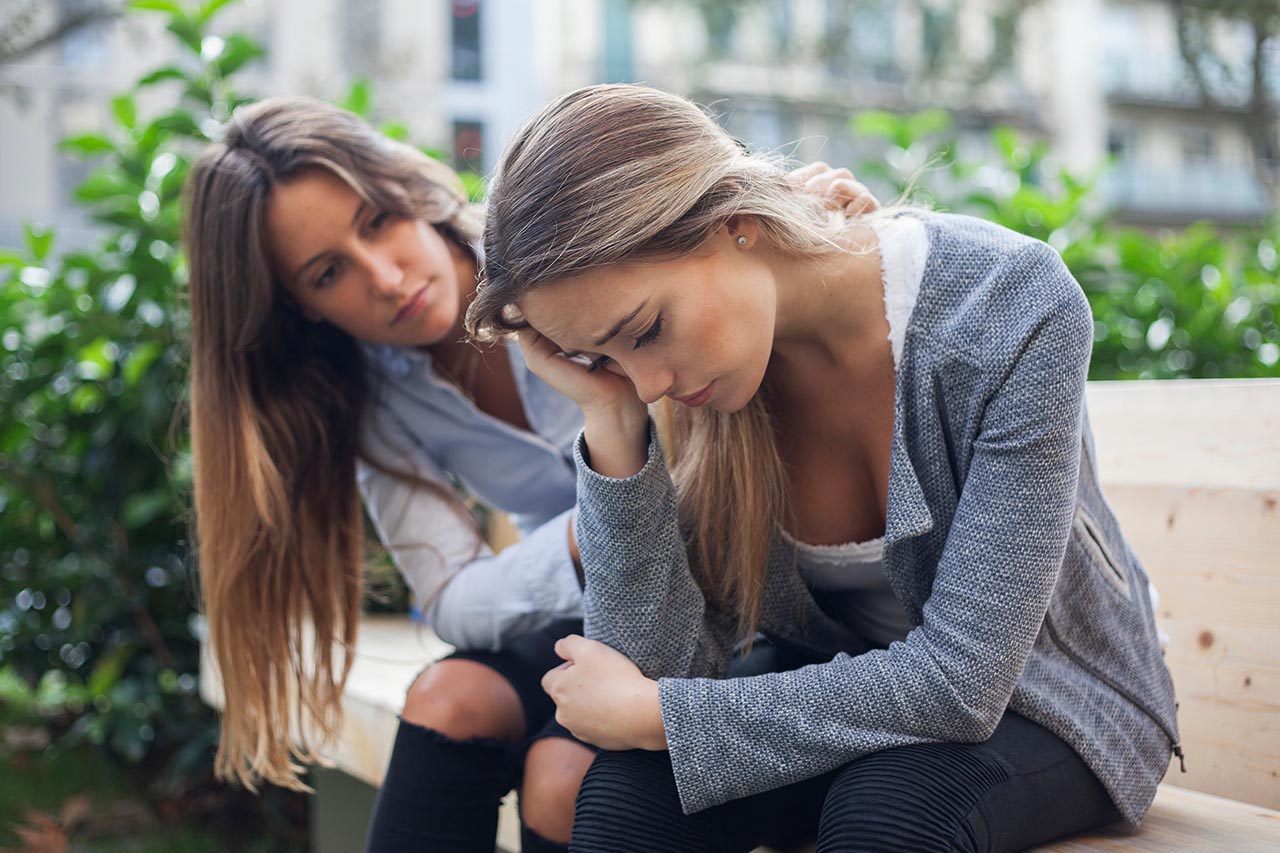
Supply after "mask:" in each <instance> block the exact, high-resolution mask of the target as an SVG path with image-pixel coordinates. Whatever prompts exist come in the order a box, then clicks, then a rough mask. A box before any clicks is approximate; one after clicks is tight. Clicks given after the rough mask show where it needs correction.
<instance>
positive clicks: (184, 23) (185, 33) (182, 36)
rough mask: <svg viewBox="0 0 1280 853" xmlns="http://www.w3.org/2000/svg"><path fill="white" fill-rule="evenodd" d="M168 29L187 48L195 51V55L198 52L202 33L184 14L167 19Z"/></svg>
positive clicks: (202, 37)
mask: <svg viewBox="0 0 1280 853" xmlns="http://www.w3.org/2000/svg"><path fill="white" fill-rule="evenodd" d="M168 30H169V32H171V33H173V34H174V35H175V36H177V37H178V40H179V41H181V42H182V43H183V44H185V45H186V46H187V47H188V48H190V49H191V50H193V51H195V53H196V55H197V56H198V55H199V54H200V46H201V44H202V42H203V41H204V34H203V33H201V32H200V28H199V27H198V26H197V25H196V23H195V21H192V20H191V19H190V18H188V17H186V15H185V14H183V15H181V16H176V15H175V16H174V18H173V19H172V20H171V21H169V26H168Z"/></svg>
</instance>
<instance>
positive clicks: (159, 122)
mask: <svg viewBox="0 0 1280 853" xmlns="http://www.w3.org/2000/svg"><path fill="white" fill-rule="evenodd" d="M152 125H153V126H154V127H156V128H157V129H159V130H164V131H167V132H168V133H172V134H176V135H178V136H191V137H196V138H203V134H202V133H201V132H200V125H198V124H196V119H195V116H193V115H191V113H188V112H184V111H182V110H174V111H173V112H171V113H165V114H164V115H162V116H159V117H158V118H156V120H155V121H153V122H152Z"/></svg>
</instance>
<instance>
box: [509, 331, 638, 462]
mask: <svg viewBox="0 0 1280 853" xmlns="http://www.w3.org/2000/svg"><path fill="white" fill-rule="evenodd" d="M519 338H520V348H521V349H522V350H524V359H525V362H526V363H527V364H528V365H529V369H530V370H532V371H533V372H534V373H536V374H537V375H538V376H540V377H542V379H543V380H545V381H546V383H547V384H548V385H550V386H551V387H552V388H554V389H556V390H557V391H559V392H560V393H561V394H564V395H565V396H566V397H568V398H569V399H570V400H573V401H574V402H575V403H577V404H578V408H580V409H582V414H583V418H584V421H585V424H584V427H583V430H584V432H585V434H586V440H587V448H588V450H589V451H590V455H591V468H592V469H593V470H594V471H595V472H596V473H598V474H603V475H604V476H606V477H616V478H618V479H624V478H626V477H630V476H632V475H633V474H635V473H637V472H638V471H639V470H640V469H641V468H643V467H644V463H645V460H646V459H647V458H648V450H649V408H648V406H646V405H645V404H644V402H643V401H642V400H641V399H640V397H639V395H637V394H636V388H635V386H634V385H632V384H631V380H630V379H628V378H627V377H626V376H623V375H622V374H620V373H614V372H613V371H611V370H607V369H606V370H596V371H588V370H587V365H585V364H583V363H581V362H580V361H577V360H575V359H569V358H565V357H564V353H563V352H561V351H560V348H559V347H557V346H556V345H555V343H554V342H552V341H551V340H550V339H549V338H547V337H544V336H543V335H542V334H540V333H539V332H538V330H537V329H534V328H525V329H521V330H520V332H519Z"/></svg>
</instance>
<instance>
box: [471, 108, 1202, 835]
mask: <svg viewBox="0 0 1280 853" xmlns="http://www.w3.org/2000/svg"><path fill="white" fill-rule="evenodd" d="M602 186H608V187H610V191H611V198H612V199H613V203H612V204H611V205H610V214H611V215H610V216H608V217H600V216H598V215H596V206H597V202H596V199H597V198H598V193H599V189H598V188H599V187H602ZM488 202H489V203H488V214H487V222H486V229H485V234H486V237H485V254H486V263H485V278H484V281H483V283H482V285H481V287H480V290H479V291H478V296H477V298H476V300H475V301H474V302H473V303H472V305H471V307H470V309H469V313H468V327H469V329H470V330H471V331H472V332H473V333H476V334H479V335H481V336H482V337H487V338H492V337H494V336H497V335H503V334H506V333H510V332H517V333H518V334H519V336H520V338H521V341H522V344H523V346H524V349H525V354H526V358H527V359H528V361H529V364H530V367H531V368H532V369H533V370H534V372H535V373H538V374H539V375H541V376H543V377H544V378H545V379H546V380H547V382H548V383H549V384H551V385H552V386H554V387H556V388H558V389H560V390H561V391H562V392H563V393H565V394H566V395H567V396H569V397H572V398H573V399H574V400H576V401H577V402H578V404H579V406H580V407H581V408H582V411H583V414H584V418H585V425H584V429H583V432H582V435H581V436H580V437H579V439H578V442H577V444H576V446H575V460H576V464H577V467H578V496H577V499H578V517H577V521H576V525H577V537H578V542H579V544H580V548H581V553H582V563H583V568H584V572H585V576H586V586H585V611H586V629H587V637H589V638H591V639H584V638H583V637H578V636H574V637H569V638H566V639H564V640H561V641H560V642H559V643H558V644H557V652H558V654H559V655H560V656H561V657H562V658H564V659H565V662H564V663H563V664H562V665H561V666H559V667H557V668H556V669H554V670H552V671H551V672H549V673H548V674H547V676H546V677H545V679H544V681H543V684H544V687H545V688H546V690H547V691H548V693H549V694H550V695H551V696H552V697H553V698H554V699H555V701H556V704H557V718H558V719H559V720H560V721H561V723H563V724H564V725H565V726H566V727H567V728H568V729H569V730H570V731H571V732H573V733H574V734H575V735H577V736H578V737H579V738H581V739H582V740H584V741H586V742H588V743H592V744H595V745H597V746H599V747H601V748H602V749H603V750H604V751H603V752H601V753H600V754H599V755H598V756H597V757H596V759H595V761H594V763H593V764H592V767H591V769H590V771H588V773H587V776H586V778H585V780H584V781H583V784H582V788H581V791H580V793H579V797H578V803H577V814H576V818H575V820H576V822H575V826H574V835H573V844H572V848H571V849H573V850H581V851H597V850H599V851H605V850H607V851H620V850H655V851H657V850H661V851H669V850H681V851H695V850H726V851H727V850H750V849H751V848H753V847H755V846H756V845H758V844H762V843H777V842H780V841H783V840H787V839H790V838H794V837H797V836H804V835H812V834H813V833H815V832H816V833H817V835H818V850H819V851H837V850H855V849H856V850H876V851H886V850H903V851H925V850H952V849H958V850H1016V849H1024V848H1026V847H1030V846H1035V845H1037V844H1041V843H1044V842H1046V841H1049V840H1050V839H1053V838H1055V837H1058V836H1060V835H1064V834H1067V833H1072V832H1077V831H1080V830H1083V829H1087V828H1090V827H1093V826H1097V825H1099V824H1102V823H1107V822H1110V821H1113V820H1117V819H1124V820H1126V821H1127V822H1129V823H1131V824H1137V823H1138V822H1139V821H1140V820H1141V819H1142V817H1143V815H1144V813H1145V812H1146V810H1147V808H1148V806H1149V805H1150V803H1151V800H1152V798H1153V797H1154V795H1155V790H1156V785H1157V783H1158V782H1159V781H1160V779H1161V778H1162V776H1163V775H1164V772H1165V769H1166V767H1167V765H1168V762H1169V757H1170V753H1171V752H1172V753H1173V754H1175V755H1179V756H1180V755H1181V748H1180V745H1179V743H1178V735H1177V723H1176V719H1175V705H1174V699H1173V690H1172V684H1171V682H1170V678H1169V674H1168V671H1167V670H1166V668H1165V666H1164V663H1163V660H1162V657H1161V652H1160V648H1159V644H1158V641H1157V633H1156V629H1155V625H1154V618H1153V613H1152V608H1151V603H1150V600H1149V598H1148V596H1147V594H1146V592H1147V580H1146V575H1145V573H1144V572H1143V570H1142V567H1141V565H1140V564H1139V562H1138V561H1137V559H1136V558H1135V556H1134V555H1133V553H1132V551H1131V550H1130V549H1129V548H1128V546H1127V544H1126V542H1125V539H1124V537H1123V535H1122V534H1121V532H1120V529H1119V526H1118V525H1117V523H1116V520H1115V517H1114V516H1113V515H1112V513H1111V511H1110V509H1109V508H1108V506H1107V503H1106V501H1105V500H1104V499H1103V497H1102V495H1101V493H1100V491H1099V489H1098V484H1097V475H1096V471H1095V468H1094V462H1093V447H1092V442H1091V438H1090V433H1089V428H1088V420H1087V417H1086V416H1085V406H1084V384H1085V376H1086V373H1087V368H1088V363H1089V356H1090V350H1091V344H1092V320H1091V317H1090V313H1089V306H1088V302H1087V301H1086V299H1085V296H1084V294H1083V293H1082V292H1081V290H1080V287H1079V285H1078V284H1077V283H1076V282H1075V280H1074V279H1073V278H1072V277H1071V275H1070V274H1069V273H1068V272H1067V270H1066V268H1065V266H1064V265H1063V263H1062V261H1061V259H1060V258H1059V257H1058V255H1057V253H1056V252H1054V251H1053V250H1052V249H1051V248H1049V247H1048V246H1047V245H1045V244H1043V243H1040V242H1037V241H1034V240H1031V239H1029V238H1027V237H1024V236H1022V235H1018V234H1015V233H1013V232H1010V231H1007V230H1005V229H1002V228H1000V227H997V226H994V225H991V224H989V223H985V222H982V221H979V220H975V219H971V218H968V217H962V216H949V215H944V214H939V213H933V212H926V211H920V210H906V209H903V210H897V211H885V212H883V213H880V214H877V215H874V216H869V217H865V218H862V219H858V220H854V221H852V222H848V221H844V220H841V219H838V218H835V217H831V216H828V215H826V213H825V212H824V211H823V210H822V209H821V208H820V206H818V205H814V204H812V203H811V202H810V201H809V200H807V199H805V198H803V197H799V196H796V195H795V194H791V193H787V192H786V191H785V184H784V181H783V179H782V175H781V174H780V172H779V171H778V169H777V167H776V166H775V165H773V164H771V163H770V162H768V161H767V160H765V159H762V158H760V157H756V156H752V155H750V154H748V153H746V152H744V151H743V150H742V149H741V148H740V147H739V146H737V145H736V144H734V142H733V141H732V140H730V139H729V138H728V137H727V136H726V135H725V134H724V132H723V131H722V130H720V128H718V127H717V126H716V125H715V124H714V123H713V122H712V121H710V120H709V119H708V118H707V116H705V115H704V114H703V113H702V112H701V111H699V110H698V109H697V108H696V107H695V106H694V105H692V104H691V103H689V102H688V101H686V100H684V99H682V98H679V97H676V96H673V95H669V94H666V93H662V92H659V91H656V90H653V89H648V88H644V87H636V86H602V87H592V88H588V89H583V90H579V91H577V92H574V93H571V94H569V95H566V96H564V97H563V98H560V99H558V100H557V101H555V102H553V103H552V104H551V105H549V106H547V107H546V108H544V109H543V110H541V111H540V112H539V113H538V114H537V115H535V116H534V117H533V118H532V119H531V120H530V121H529V122H528V123H527V124H526V125H525V127H524V128H523V129H522V130H521V131H520V132H519V133H517V135H516V136H515V138H514V139H513V140H512V142H511V143H510V145H509V146H508V148H507V150H506V152H505V154H504V156H503V158H502V160H501V164H500V167H499V170H498V172H497V174H496V175H495V176H494V178H493V181H492V183H491V185H490V193H489V199H488ZM660 401H661V402H662V403H663V405H661V406H656V407H655V414H656V417H655V418H654V419H652V420H651V418H650V414H649V410H648V406H655V404H658V403H659V402H660ZM655 421H656V425H655ZM659 436H661V440H660V439H659ZM757 631H759V632H762V633H763V634H764V635H765V636H767V637H768V638H769V639H770V640H772V641H773V642H774V643H776V644H778V645H779V646H781V647H783V648H785V649H787V650H789V651H790V653H791V654H792V655H793V658H794V659H793V660H792V661H790V663H789V665H788V666H784V667H782V668H781V669H780V670H779V671H776V672H770V673H765V674H760V675H755V676H751V677H732V676H731V675H730V674H729V672H728V661H729V659H730V655H731V653H732V651H733V650H734V648H735V647H736V646H738V645H739V644H750V643H751V641H752V638H753V637H754V636H755V635H756V632H757ZM727 675H730V677H726V676H727Z"/></svg>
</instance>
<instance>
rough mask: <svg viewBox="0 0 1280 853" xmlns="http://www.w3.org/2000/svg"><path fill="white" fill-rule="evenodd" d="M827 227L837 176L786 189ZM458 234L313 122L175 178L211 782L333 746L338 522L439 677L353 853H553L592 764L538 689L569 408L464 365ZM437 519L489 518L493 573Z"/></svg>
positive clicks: (561, 541)
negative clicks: (425, 631)
mask: <svg viewBox="0 0 1280 853" xmlns="http://www.w3.org/2000/svg"><path fill="white" fill-rule="evenodd" d="M800 177H801V178H802V179H803V182H805V183H806V185H807V186H808V187H809V188H810V189H816V190H819V191H825V192H827V193H828V194H829V195H830V196H831V197H833V198H839V199H841V202H842V203H844V202H847V203H849V204H851V205H853V206H854V207H860V206H863V205H866V204H874V201H873V200H869V199H868V198H867V196H866V194H865V190H863V188H861V187H860V185H857V184H856V183H853V182H852V180H851V176H849V175H848V173H847V172H845V171H842V170H840V171H831V170H826V169H825V167H818V168H816V169H814V170H810V171H809V172H806V173H804V174H802V175H801V176H800ZM479 226H480V214H479V211H478V209H477V208H476V207H474V206H473V205H471V204H470V203H469V202H468V200H467V198H466V194H465V192H464V190H463V187H462V183H461V181H460V180H459V179H458V176H457V175H455V174H454V173H453V172H452V171H451V170H449V169H448V168H447V167H445V166H444V165H442V164H440V163H438V162H436V161H434V160H432V159H430V158H428V157H426V156H425V155H423V154H422V153H421V152H419V151H417V150H416V149H413V148H411V147H409V146H407V145H404V144H401V143H398V142H394V141H392V140H390V139H388V138H387V137H385V136H383V135H381V134H379V133H378V132H377V131H376V130H374V129H373V128H372V127H370V126H369V125H368V124H366V123H365V122H364V121H362V120H360V119H359V118H357V117H356V116H354V115H352V114H351V113H348V112H346V111H344V110H341V109H339V108H337V107H334V106H331V105H328V104H325V103H323V102H320V101H316V100H312V99H305V98H272V99H268V100H265V101H262V102H260V103H257V104H254V105H252V106H249V107H246V108H243V109H240V110H237V111H236V113H235V114H234V115H233V116H232V118H231V121H230V122H229V124H228V127H227V129H226V132H225V135H224V137H223V138H222V139H221V141H219V142H218V143H215V144H213V145H211V146H210V147H209V149H208V150H207V151H205V152H204V154H203V155H202V156H201V157H200V158H199V160H198V161H197V162H196V163H195V164H194V165H193V166H192V169H191V171H190V174H189V175H188V178H187V200H186V222H185V248H186V251H187V259H188V265H189V268H190V298H191V316H192V340H191V346H192V354H191V431H192V449H193V455H194V462H195V504H196V507H195V508H196V532H197V537H198V546H199V563H200V577H201V585H202V592H203V608H204V611H205V613H206V615H207V618H208V625H209V634H210V642H211V644H212V646H213V650H214V655H215V658H216V660H217V663H218V667H219V670H220V673H221V676H222V683H223V687H224V690H225V694H226V705H225V711H224V715H223V725H222V735H221V742H220V744H219V749H218V755H217V770H218V773H219V774H220V775H221V776H223V777H226V778H231V779H234V780H236V781H239V782H241V783H243V784H246V785H249V786H253V785H255V784H257V783H258V782H259V781H261V780H265V781H267V782H270V783H273V784H279V785H285V786H288V787H294V788H297V787H301V782H300V780H299V779H298V774H299V772H300V770H301V769H302V767H301V764H302V763H309V762H310V761H312V760H313V759H314V757H315V753H314V743H315V742H316V741H317V740H321V741H322V740H324V739H327V738H330V737H332V736H333V735H334V734H335V733H336V732H337V730H338V725H339V716H340V704H339V703H340V699H341V694H342V689H343V685H344V683H345V680H346V677H347V674H348V672H349V670H350V667H351V664H352V654H353V649H354V642H355V635H356V628H357V625H358V621H359V616H360V604H361V598H362V593H363V582H362V554H363V550H362V549H363V544H364V519H363V516H362V513H361V499H362V498H363V501H364V504H365V507H366V509H367V510H368V512H369V516H370V518H371V520H372V521H373V523H374V526H375V527H376V528H377V531H378V533H379V535H380V537H381V538H382V540H383V541H384V542H385V543H386V545H387V546H388V548H389V550H390V552H391V555H392V557H393V559H394V561H395V563H396V564H397V566H398V567H399V569H400V570H401V572H402V573H403V574H404V576H405V577H406V579H407V580H408V583H409V585H410V587H411V588H412V590H413V592H414V594H415V597H416V599H417V601H418V602H419V603H420V604H421V607H422V610H423V612H424V614H425V616H426V620H427V622H428V623H429V624H430V625H431V626H432V627H433V628H434V629H435V631H436V632H437V633H438V634H439V635H440V637H441V638H442V639H444V640H446V641H447V642H449V643H451V644H453V645H454V646H456V647H457V648H458V649H459V651H458V652H457V653H455V654H454V655H452V656H451V657H450V658H448V659H446V660H444V661H441V662H439V663H436V664H434V665H432V666H430V667H428V668H427V669H426V670H425V671H424V672H423V673H422V674H421V675H420V676H419V677H418V679H417V680H416V681H415V682H414V684H413V686H412V687H411V688H410V690H409V693H408V696H407V699H406V702H405V707H404V712H403V714H402V717H401V720H402V722H401V725H400V728H399V731H398V733H397V736H396V742H395V747H394V750H393V752H392V757H391V761H390V765H389V767H388V770H387V774H386V778H385V781H384V783H383V786H382V790H381V792H380V795H379V802H378V806H377V808H376V810H375V815H374V819H373V822H372V825H371V827H370V835H369V847H370V849H371V850H373V851H391V850H421V849H431V850H449V851H471V850H486V851H492V849H493V844H494V833H495V827H496V820H497V808H498V802H499V800H500V798H501V797H502V796H503V794H505V793H506V792H507V791H508V790H509V789H510V788H511V787H512V786H513V785H518V786H519V788H520V806H521V817H522V824H523V845H524V849H525V851H526V853H534V851H537V850H558V849H563V846H564V843H566V842H567V841H568V840H569V832H570V827H571V824H572V815H573V800H574V795H575V794H576V792H577V789H578V784H579V782H580V780H581V777H582V773H583V772H585V770H586V767H587V766H588V764H589V762H590V760H591V758H592V756H593V751H592V750H591V749H590V748H589V747H587V746H585V745H583V744H582V743H580V742H577V741H576V740H575V739H574V738H573V737H572V736H571V735H569V734H568V733H567V732H566V731H565V730H563V729H562V728H559V727H558V726H557V725H556V724H555V721H554V719H553V718H552V711H553V707H552V705H551V702H550V700H549V699H548V698H547V696H546V695H545V694H544V693H543V691H542V690H541V689H540V687H539V679H540V678H541V676H542V674H543V673H544V672H545V671H546V670H547V669H548V668H550V667H551V666H552V665H553V664H554V663H555V662H556V658H555V655H554V653H553V652H552V645H553V643H554V642H555V641H556V640H557V639H558V638H560V637H561V636H564V635H565V634H567V633H570V632H571V631H575V630H581V592H580V585H579V579H578V573H577V572H576V571H575V548H576V546H575V544H574V541H573V536H572V528H571V525H570V523H569V519H570V517H571V513H572V509H573V503H574V475H573V468H572V456H571V444H572V440H573V437H574V436H575V435H576V434H577V432H578V430H579V429H580V427H581V423H582V421H581V415H580V414H579V412H578V409H577V407H576V406H575V405H574V404H573V403H572V401H570V400H568V399H567V398H565V397H563V396H562V395H560V394H559V393H558V392H556V391H555V390H554V389H552V388H551V387H549V386H548V385H546V384H545V383H544V382H543V381H542V380H541V379H540V378H538V377H537V376H536V375H534V374H532V373H530V372H529V370H528V368H527V367H526V365H525V363H524V361H523V359H522V357H521V354H520V350H519V348H518V347H516V346H514V345H512V346H507V345H505V344H495V345H491V346H476V345H474V344H470V343H467V342H465V341H464V334H463V330H462V325H461V318H462V309H463V307H464V306H465V305H466V303H467V300H468V299H469V298H470V296H471V293H472V291H473V290H474V288H475V283H476V275H477V268H478V265H479V260H480V258H479V240H480V231H479ZM460 494H465V495H467V496H469V497H470V498H474V499H475V500H478V501H479V502H482V503H484V504H486V505H488V506H489V507H492V508H493V509H495V510H498V511H502V512H506V513H509V514H511V515H512V516H513V518H514V520H515V521H516V524H517V526H518V527H519V528H520V530H521V531H522V533H523V534H524V535H523V538H522V539H521V541H520V542H519V543H518V544H516V545H513V546H511V547H510V548H508V549H506V550H504V551H502V552H501V553H500V554H496V555H495V554H493V553H492V552H491V551H490V550H489V548H488V547H487V546H486V545H485V543H484V541H483V539H482V538H481V536H480V535H479V530H478V529H477V526H476V524H475V521H474V518H473V516H472V515H471V513H470V511H469V510H468V509H467V508H466V507H465V506H464V505H463V503H462V502H461V500H460V499H459V495H460Z"/></svg>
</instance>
